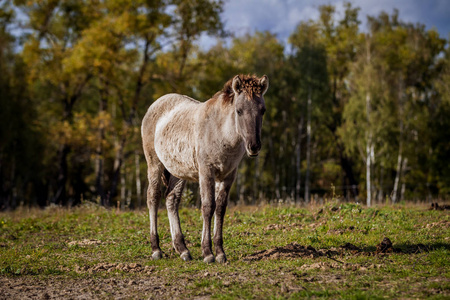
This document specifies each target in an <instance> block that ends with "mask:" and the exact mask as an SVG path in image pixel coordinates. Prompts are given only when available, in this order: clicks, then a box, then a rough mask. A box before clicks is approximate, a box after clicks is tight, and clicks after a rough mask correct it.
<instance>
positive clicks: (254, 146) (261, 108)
mask: <svg viewBox="0 0 450 300" xmlns="http://www.w3.org/2000/svg"><path fill="white" fill-rule="evenodd" d="M268 87H269V78H267V76H266V75H264V76H263V77H261V78H256V77H254V76H252V77H250V76H239V75H237V76H235V77H234V78H233V82H232V88H233V92H234V101H233V102H234V109H235V118H236V130H237V132H238V134H239V135H240V136H241V137H242V139H243V140H244V144H245V150H246V151H247V155H248V156H250V157H255V156H258V154H259V150H261V127H262V119H263V115H264V112H265V111H266V105H265V103H264V94H265V93H266V91H267V89H268Z"/></svg>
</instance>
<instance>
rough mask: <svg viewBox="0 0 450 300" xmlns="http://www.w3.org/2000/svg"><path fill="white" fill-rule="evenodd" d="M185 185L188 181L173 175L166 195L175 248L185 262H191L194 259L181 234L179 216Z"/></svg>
mask: <svg viewBox="0 0 450 300" xmlns="http://www.w3.org/2000/svg"><path fill="white" fill-rule="evenodd" d="M185 183H186V181H184V180H181V179H179V178H177V177H175V176H173V175H171V176H170V178H169V184H168V188H167V193H166V194H167V196H166V206H167V214H168V217H169V222H170V233H171V235H172V243H173V247H174V249H175V251H177V252H178V253H179V254H180V257H181V258H182V259H183V260H184V261H189V260H191V259H192V258H191V254H190V253H189V250H188V249H187V247H186V243H185V241H184V236H183V233H182V232H181V226H180V217H179V215H178V207H179V205H180V200H181V193H182V192H183V188H184V185H185Z"/></svg>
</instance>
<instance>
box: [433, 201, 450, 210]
mask: <svg viewBox="0 0 450 300" xmlns="http://www.w3.org/2000/svg"><path fill="white" fill-rule="evenodd" d="M449 209H450V205H446V204H443V205H439V204H438V203H437V202H434V203H431V207H430V208H429V210H449Z"/></svg>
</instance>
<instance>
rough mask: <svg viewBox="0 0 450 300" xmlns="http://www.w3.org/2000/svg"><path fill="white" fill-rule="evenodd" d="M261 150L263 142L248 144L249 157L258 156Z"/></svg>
mask: <svg viewBox="0 0 450 300" xmlns="http://www.w3.org/2000/svg"><path fill="white" fill-rule="evenodd" d="M259 150H261V143H258V144H256V145H248V146H247V155H248V156H249V157H257V156H258V154H259Z"/></svg>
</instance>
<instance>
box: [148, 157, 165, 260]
mask: <svg viewBox="0 0 450 300" xmlns="http://www.w3.org/2000/svg"><path fill="white" fill-rule="evenodd" d="M148 163H149V167H148V190H147V206H148V210H149V217H150V242H151V244H152V252H153V254H152V258H153V259H155V260H156V259H160V258H162V252H161V248H160V247H159V236H158V224H157V223H158V222H157V219H158V207H159V202H160V199H161V175H162V170H163V169H164V167H162V165H152V164H151V163H150V162H148Z"/></svg>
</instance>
